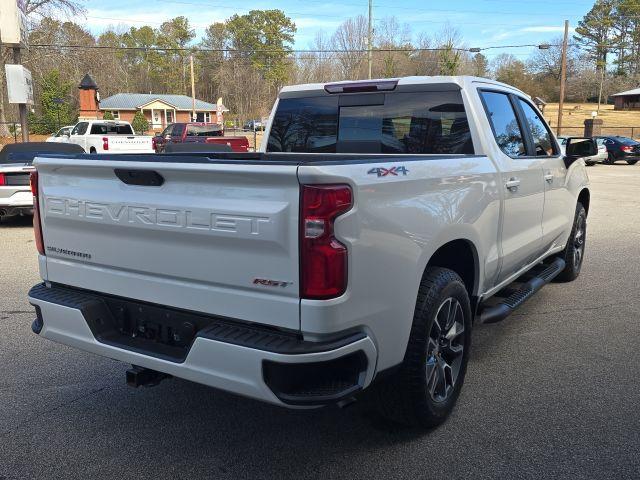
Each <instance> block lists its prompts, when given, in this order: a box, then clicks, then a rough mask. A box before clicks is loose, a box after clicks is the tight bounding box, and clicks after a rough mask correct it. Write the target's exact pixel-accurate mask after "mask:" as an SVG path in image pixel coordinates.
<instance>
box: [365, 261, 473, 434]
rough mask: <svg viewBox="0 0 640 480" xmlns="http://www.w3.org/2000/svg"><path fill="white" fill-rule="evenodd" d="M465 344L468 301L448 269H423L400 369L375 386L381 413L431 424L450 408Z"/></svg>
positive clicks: (458, 385)
mask: <svg viewBox="0 0 640 480" xmlns="http://www.w3.org/2000/svg"><path fill="white" fill-rule="evenodd" d="M470 346H471V304H470V302H469V294H468V293H467V290H466V288H465V285H464V283H463V282H462V280H461V279H460V277H459V276H458V274H456V273H455V272H454V271H452V270H449V269H446V268H440V267H430V268H427V270H426V271H425V274H424V276H423V278H422V282H421V283H420V288H419V290H418V299H417V302H416V308H415V313H414V317H413V324H412V327H411V334H410V336H409V343H408V345H407V350H406V352H405V356H404V361H403V363H402V365H401V367H400V370H399V371H398V372H397V373H396V374H395V375H394V376H393V377H391V378H389V379H387V380H386V381H385V382H384V383H383V384H381V385H379V386H378V389H377V394H378V405H379V407H380V410H381V412H382V414H383V415H384V416H386V417H387V418H389V419H391V420H394V421H397V422H400V423H403V424H406V425H412V426H415V425H419V426H421V427H423V428H432V427H435V426H437V425H439V424H441V423H442V422H444V421H445V420H446V419H447V417H448V416H449V414H450V413H451V411H452V410H453V408H454V406H455V404H456V400H457V399H458V395H459V394H460V390H461V389H462V384H463V383H464V376H465V372H466V369H467V362H468V361H469V349H470Z"/></svg>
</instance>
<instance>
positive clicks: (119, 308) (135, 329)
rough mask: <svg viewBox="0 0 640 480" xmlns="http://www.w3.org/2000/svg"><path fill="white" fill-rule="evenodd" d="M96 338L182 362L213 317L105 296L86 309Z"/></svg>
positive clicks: (90, 326)
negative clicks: (200, 332)
mask: <svg viewBox="0 0 640 480" xmlns="http://www.w3.org/2000/svg"><path fill="white" fill-rule="evenodd" d="M85 318H86V320H87V324H88V325H89V328H90V329H91V331H92V332H93V334H94V336H95V337H96V340H98V341H99V342H102V343H106V344H109V345H113V346H116V347H119V348H125V349H127V350H132V351H135V352H138V353H143V354H146V355H150V356H155V357H159V358H164V359H166V360H170V361H173V362H181V361H184V359H185V358H186V356H187V353H188V352H189V349H190V348H191V345H192V343H193V341H194V339H195V337H196V336H197V335H198V332H199V331H201V330H203V329H205V328H207V327H208V326H209V325H211V323H213V322H214V319H213V318H210V317H206V316H202V315H197V314H193V313H189V312H184V311H180V310H174V309H171V308H166V307H159V306H155V305H150V304H145V303H139V302H132V301H129V300H122V299H118V298H103V299H100V300H98V301H97V303H96V304H95V305H94V307H93V308H91V309H90V310H89V311H87V312H85Z"/></svg>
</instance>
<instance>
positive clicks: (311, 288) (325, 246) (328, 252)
mask: <svg viewBox="0 0 640 480" xmlns="http://www.w3.org/2000/svg"><path fill="white" fill-rule="evenodd" d="M352 205H353V200H352V193H351V188H350V187H349V186H348V185H303V186H302V196H301V204H300V296H301V297H302V298H308V299H315V300H322V299H327V298H334V297H338V296H340V295H342V294H343V293H344V292H345V290H346V289H347V247H345V246H344V245H343V244H342V243H340V242H339V241H338V240H337V239H336V238H335V236H334V232H333V224H334V221H335V219H336V217H338V216H339V215H341V214H343V213H345V212H346V211H348V210H349V209H350V208H351V206H352Z"/></svg>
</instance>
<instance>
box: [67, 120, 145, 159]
mask: <svg viewBox="0 0 640 480" xmlns="http://www.w3.org/2000/svg"><path fill="white" fill-rule="evenodd" d="M66 141H67V142H69V143H74V144H76V145H80V146H81V147H82V148H84V151H85V152H87V153H153V152H154V149H153V141H152V137H151V136H149V135H135V134H134V133H133V128H132V127H131V124H130V123H129V122H120V121H113V120H92V121H81V122H78V123H77V124H76V125H75V127H73V130H71V134H70V135H69V137H67V140H66Z"/></svg>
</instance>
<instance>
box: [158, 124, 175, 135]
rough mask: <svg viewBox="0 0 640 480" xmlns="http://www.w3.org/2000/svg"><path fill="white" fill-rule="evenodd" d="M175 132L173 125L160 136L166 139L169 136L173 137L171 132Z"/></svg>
mask: <svg viewBox="0 0 640 480" xmlns="http://www.w3.org/2000/svg"><path fill="white" fill-rule="evenodd" d="M172 130H173V125H169V126H168V127H167V128H165V129H164V130H163V131H162V133H161V134H160V135H161V136H163V137H166V136H167V135H171V131H172Z"/></svg>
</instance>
